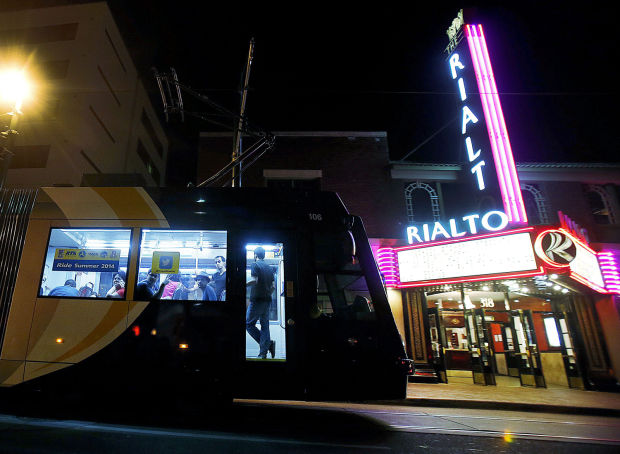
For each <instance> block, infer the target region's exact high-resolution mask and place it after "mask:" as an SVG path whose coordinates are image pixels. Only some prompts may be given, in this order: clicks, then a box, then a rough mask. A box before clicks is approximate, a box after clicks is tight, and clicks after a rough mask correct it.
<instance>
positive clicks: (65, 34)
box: [0, 23, 78, 46]
mask: <svg viewBox="0 0 620 454" xmlns="http://www.w3.org/2000/svg"><path fill="white" fill-rule="evenodd" d="M77 29H78V24H77V23H71V24H59V25H46V26H43V27H30V28H18V29H12V30H2V31H0V42H1V43H2V45H4V46H8V45H25V44H41V43H51V42H55V41H72V40H74V39H75V36H76V34H77Z"/></svg>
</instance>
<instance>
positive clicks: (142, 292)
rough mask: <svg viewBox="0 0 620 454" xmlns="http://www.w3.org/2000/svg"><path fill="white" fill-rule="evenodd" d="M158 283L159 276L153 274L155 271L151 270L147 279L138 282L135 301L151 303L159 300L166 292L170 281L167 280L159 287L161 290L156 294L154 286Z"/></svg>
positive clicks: (134, 296)
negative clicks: (165, 288) (165, 289)
mask: <svg viewBox="0 0 620 454" xmlns="http://www.w3.org/2000/svg"><path fill="white" fill-rule="evenodd" d="M156 281H157V274H155V273H153V271H152V270H150V269H149V272H148V274H147V275H146V279H145V280H143V281H140V282H138V285H136V292H135V293H134V295H133V299H134V300H136V301H150V300H156V299H159V297H160V296H161V294H162V293H163V291H164V287H165V286H166V285H168V283H169V282H170V281H169V280H168V279H166V280H165V281H164V282H162V283H161V284H160V285H159V290H157V292H155V289H154V288H153V285H155V282H156Z"/></svg>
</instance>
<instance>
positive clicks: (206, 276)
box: [134, 229, 227, 301]
mask: <svg viewBox="0 0 620 454" xmlns="http://www.w3.org/2000/svg"><path fill="white" fill-rule="evenodd" d="M226 241H227V240H226V231H222V230H151V229H144V230H142V239H141V241H140V258H139V261H138V263H139V265H138V279H137V281H136V282H137V284H136V290H135V293H134V299H135V300H136V301H144V300H149V299H150V298H151V297H152V296H153V295H154V294H155V293H156V292H157V290H158V289H159V288H160V286H161V284H162V283H164V282H166V281H167V283H166V285H165V286H164V289H163V291H162V293H161V299H168V300H181V301H195V300H199V301H226Z"/></svg>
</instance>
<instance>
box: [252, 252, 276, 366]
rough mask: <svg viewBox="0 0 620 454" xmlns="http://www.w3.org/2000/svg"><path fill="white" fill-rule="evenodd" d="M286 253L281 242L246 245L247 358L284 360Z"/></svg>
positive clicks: (253, 359) (254, 359)
mask: <svg viewBox="0 0 620 454" xmlns="http://www.w3.org/2000/svg"><path fill="white" fill-rule="evenodd" d="M285 255H286V251H285V248H284V244H283V243H281V242H255V243H247V244H246V245H245V258H246V260H245V278H246V283H247V285H246V293H245V307H246V336H245V358H246V360H247V361H265V360H266V361H277V362H285V361H286V304H285V302H286V297H285V278H286V276H285V270H284V261H285Z"/></svg>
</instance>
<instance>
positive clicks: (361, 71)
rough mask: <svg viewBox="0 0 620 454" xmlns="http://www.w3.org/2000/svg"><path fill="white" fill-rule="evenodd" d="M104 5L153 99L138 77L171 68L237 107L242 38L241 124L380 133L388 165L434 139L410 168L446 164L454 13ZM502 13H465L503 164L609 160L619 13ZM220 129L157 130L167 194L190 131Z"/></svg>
mask: <svg viewBox="0 0 620 454" xmlns="http://www.w3.org/2000/svg"><path fill="white" fill-rule="evenodd" d="M108 3H109V4H110V6H111V9H112V11H113V14H114V15H115V17H116V18H117V22H118V23H119V26H120V28H121V31H122V33H123V35H124V37H125V42H126V44H127V45H128V47H129V48H130V49H131V51H132V53H133V55H134V57H135V60H136V62H137V64H138V66H139V70H140V71H141V72H142V74H143V75H144V79H145V81H146V82H147V86H148V88H149V90H152V91H151V92H152V94H153V95H154V100H157V93H156V90H155V85H154V83H153V78H152V77H151V74H150V72H149V68H150V67H151V66H157V67H158V68H159V69H160V70H165V69H166V68H167V67H169V66H173V67H175V68H176V70H177V72H178V74H179V78H180V80H181V81H182V82H183V83H185V84H187V85H190V86H192V87H194V88H197V89H200V91H201V92H202V93H204V94H205V95H207V96H209V97H210V98H211V99H212V100H214V101H216V102H218V103H220V104H222V105H224V106H226V107H227V108H229V109H231V110H235V111H238V109H239V94H238V90H239V87H240V85H241V77H242V70H243V67H244V65H245V60H246V58H247V51H248V44H249V40H250V38H251V37H254V38H255V39H256V49H255V54H254V63H253V65H252V72H251V83H250V87H251V91H250V93H249V96H248V105H247V115H248V118H249V119H250V121H252V122H254V123H256V124H258V125H260V126H262V127H264V128H265V129H267V130H270V131H286V130H291V131H303V130H328V131H329V130H331V131H387V132H388V137H389V145H390V154H391V158H392V159H394V160H397V159H400V158H402V157H403V156H404V155H406V154H407V153H409V152H410V151H411V150H413V149H414V148H416V147H418V146H419V145H420V144H421V143H423V142H424V141H426V140H427V139H429V137H431V136H432V135H433V134H435V133H437V131H441V132H439V133H437V134H436V135H435V136H434V138H433V139H432V140H429V141H428V142H427V143H426V144H425V145H424V146H422V147H420V148H419V149H418V150H417V151H416V152H415V153H413V154H411V155H410V157H409V160H411V161H418V162H454V161H456V160H457V159H458V146H459V145H458V143H460V138H459V131H458V124H457V123H458V122H455V121H454V120H456V119H457V116H459V111H458V110H457V109H458V99H457V95H456V93H455V92H454V88H455V87H454V85H453V82H452V80H451V78H450V75H449V70H448V66H447V62H446V60H445V59H446V54H444V53H443V50H444V48H445V47H446V45H447V43H448V38H447V36H446V34H445V30H446V29H447V27H448V26H449V25H450V23H451V21H452V19H453V18H454V17H455V16H456V14H457V11H458V10H459V8H461V7H463V6H465V7H467V6H468V5H467V4H463V3H452V2H424V3H422V4H418V2H408V3H407V4H408V5H409V6H406V7H404V6H384V5H389V4H390V3H392V2H373V3H371V4H370V5H369V6H362V5H361V2H357V3H352V4H349V5H347V6H335V5H336V4H337V3H340V2H331V3H323V2H318V3H317V2H288V3H282V4H279V5H278V6H267V5H268V4H269V2H254V6H241V5H239V4H235V5H233V6H230V5H229V6H221V5H220V6H218V5H216V4H214V2H202V4H203V5H205V6H194V5H197V4H198V2H186V1H177V2H153V1H147V0H136V1H126V0H123V1H121V0H111V1H109V2H108ZM228 3H230V2H228ZM498 3H500V2H493V3H492V5H496V4H498ZM510 3H511V6H485V4H484V3H479V4H478V6H477V7H476V8H473V9H470V10H469V12H470V13H471V14H470V16H471V17H473V18H474V20H472V21H471V22H475V21H477V22H479V23H481V24H483V27H484V29H485V34H486V37H487V42H488V45H489V52H490V55H491V61H492V63H493V68H494V72H495V77H496V81H497V85H498V89H499V92H500V98H501V102H502V105H503V108H504V114H505V117H506V123H507V127H508V132H509V134H510V138H511V142H512V146H513V152H514V154H515V159H516V160H517V161H518V162H532V161H552V162H553V161H575V162H578V161H591V162H607V161H613V162H618V161H619V160H620V159H619V157H618V155H619V154H618V146H617V144H618V143H619V140H618V139H619V136H620V133H619V132H618V131H619V129H620V128H619V127H618V126H617V125H616V123H617V120H618V115H617V106H618V105H619V101H620V99H619V91H618V71H617V70H615V68H614V66H615V65H614V60H615V59H617V57H618V51H617V48H616V45H617V41H618V40H617V36H616V35H617V30H616V26H615V22H616V21H617V17H618V12H619V10H620V8H618V7H613V6H603V5H600V4H599V5H596V4H595V5H594V6H592V5H591V4H588V5H587V6H586V4H585V3H583V4H582V6H581V7H580V8H570V7H568V6H566V5H568V3H567V2H519V3H518V4H516V2H510ZM539 3H540V4H542V3H544V5H543V6H541V5H539ZM512 4H515V5H514V6H513V5H512ZM436 5H439V6H436ZM466 11H467V10H466ZM466 19H467V17H466ZM186 100H188V98H186ZM156 106H157V107H158V108H159V107H160V103H159V102H157V104H156ZM188 107H189V108H190V109H192V110H202V111H208V110H207V108H206V107H204V106H201V105H192V104H190V105H189V106H188ZM459 121H460V120H459ZM446 125H447V126H446ZM442 128H443V129H442ZM221 129H222V128H218V127H214V126H210V125H208V124H206V123H201V122H199V121H197V120H192V121H189V122H187V123H186V124H185V125H178V124H171V125H169V127H168V132H169V133H170V134H171V137H172V138H173V147H172V149H171V154H170V161H171V162H174V163H175V164H174V166H173V167H174V168H173V169H169V173H170V177H171V181H170V182H171V183H172V184H176V183H181V180H183V179H185V181H187V180H188V179H193V178H194V176H193V169H191V167H192V166H193V162H194V161H193V159H195V150H196V144H197V139H198V133H199V131H204V130H221ZM273 152H277V145H276V149H275V150H274V151H273ZM186 170H187V173H185V171H186Z"/></svg>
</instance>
